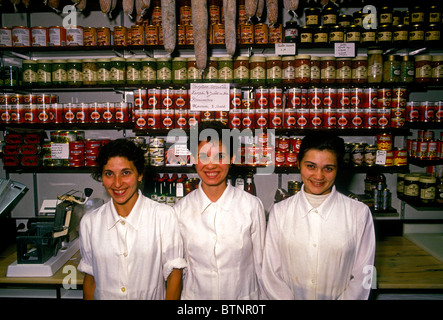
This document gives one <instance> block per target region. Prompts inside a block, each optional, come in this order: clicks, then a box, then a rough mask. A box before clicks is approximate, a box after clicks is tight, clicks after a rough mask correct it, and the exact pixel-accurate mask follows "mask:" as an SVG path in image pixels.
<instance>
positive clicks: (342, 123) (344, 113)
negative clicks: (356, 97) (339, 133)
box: [336, 108, 350, 129]
mask: <svg viewBox="0 0 443 320" xmlns="http://www.w3.org/2000/svg"><path fill="white" fill-rule="evenodd" d="M336 114H337V128H339V129H345V128H349V125H350V124H349V122H350V110H349V108H338V109H337V113H336Z"/></svg>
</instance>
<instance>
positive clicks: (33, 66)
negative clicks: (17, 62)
mask: <svg viewBox="0 0 443 320" xmlns="http://www.w3.org/2000/svg"><path fill="white" fill-rule="evenodd" d="M22 81H23V85H32V84H35V83H36V82H37V61H35V60H23V61H22Z"/></svg>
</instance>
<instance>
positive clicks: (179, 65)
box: [172, 57, 188, 84]
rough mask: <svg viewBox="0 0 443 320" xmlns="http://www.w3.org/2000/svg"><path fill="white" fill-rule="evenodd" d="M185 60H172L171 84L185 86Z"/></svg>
mask: <svg viewBox="0 0 443 320" xmlns="http://www.w3.org/2000/svg"><path fill="white" fill-rule="evenodd" d="M187 67H188V66H187V59H186V58H181V57H177V58H174V59H172V83H177V84H185V83H186V82H187V79H188V68H187Z"/></svg>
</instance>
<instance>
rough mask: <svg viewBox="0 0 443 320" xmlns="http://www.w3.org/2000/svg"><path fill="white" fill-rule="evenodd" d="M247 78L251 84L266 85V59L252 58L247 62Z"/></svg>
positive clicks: (261, 57) (260, 57)
mask: <svg viewBox="0 0 443 320" xmlns="http://www.w3.org/2000/svg"><path fill="white" fill-rule="evenodd" d="M249 70H250V73H249V78H250V82H251V83H253V84H259V85H264V84H265V83H266V58H265V57H263V56H252V57H251V58H250V60H249Z"/></svg>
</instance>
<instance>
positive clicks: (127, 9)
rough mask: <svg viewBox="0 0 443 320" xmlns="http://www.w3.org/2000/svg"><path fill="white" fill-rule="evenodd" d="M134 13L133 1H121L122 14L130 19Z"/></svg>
mask: <svg viewBox="0 0 443 320" xmlns="http://www.w3.org/2000/svg"><path fill="white" fill-rule="evenodd" d="M133 11H134V0H123V12H124V13H125V14H127V15H128V16H129V17H131V18H132V16H131V15H132V12H133Z"/></svg>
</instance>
